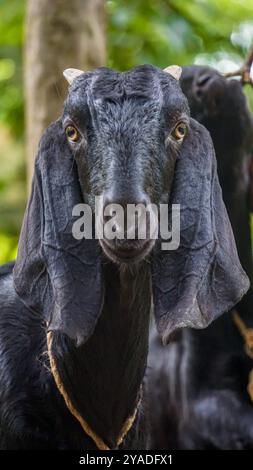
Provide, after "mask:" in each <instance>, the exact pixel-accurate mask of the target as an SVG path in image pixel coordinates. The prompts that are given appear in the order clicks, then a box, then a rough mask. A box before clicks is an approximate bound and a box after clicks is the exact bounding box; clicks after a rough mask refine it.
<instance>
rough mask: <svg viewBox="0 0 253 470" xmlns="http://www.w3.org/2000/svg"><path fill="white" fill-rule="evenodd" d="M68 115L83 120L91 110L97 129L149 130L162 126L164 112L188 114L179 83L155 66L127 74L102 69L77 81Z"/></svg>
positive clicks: (70, 98)
mask: <svg viewBox="0 0 253 470" xmlns="http://www.w3.org/2000/svg"><path fill="white" fill-rule="evenodd" d="M75 83H76V85H74V86H73V87H72V89H71V91H70V96H69V99H68V103H67V104H68V106H67V111H70V113H73V114H74V115H75V114H78V115H79V116H81V115H82V114H83V115H84V118H85V113H84V110H87V109H89V113H88V114H89V116H90V117H91V119H92V121H93V124H94V125H95V127H99V129H101V127H108V126H109V127H114V126H115V125H117V128H119V125H125V124H126V122H127V123H128V125H130V126H131V123H132V124H133V126H134V125H138V126H141V127H142V128H143V126H144V127H145V126H146V128H147V126H148V127H150V126H152V125H153V124H154V122H156V123H157V124H159V122H160V116H161V111H162V109H163V108H166V110H168V109H170V110H171V114H173V112H174V111H175V112H176V114H179V113H180V112H181V111H186V112H187V110H186V98H185V96H184V95H183V94H182V91H181V89H180V87H179V85H178V82H177V81H176V80H175V79H174V78H173V77H171V76H169V75H168V74H166V73H164V72H163V71H161V70H159V69H156V68H155V67H152V66H139V67H137V68H135V69H133V70H131V71H128V72H121V73H120V72H114V71H112V70H110V69H102V70H101V69H99V70H97V71H94V72H92V73H89V75H87V76H86V75H84V76H81V77H80V78H78V79H77V80H76V82H75Z"/></svg>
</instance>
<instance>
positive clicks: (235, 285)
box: [152, 120, 249, 344]
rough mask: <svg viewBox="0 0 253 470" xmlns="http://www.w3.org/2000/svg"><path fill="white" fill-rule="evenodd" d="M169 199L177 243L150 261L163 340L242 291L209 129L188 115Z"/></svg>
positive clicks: (202, 323) (203, 320) (244, 284)
mask: <svg viewBox="0 0 253 470" xmlns="http://www.w3.org/2000/svg"><path fill="white" fill-rule="evenodd" d="M170 204H180V206H181V216H180V219H181V231H180V245H179V248H178V249H177V250H174V251H162V250H161V246H160V243H159V244H158V246H157V248H156V252H155V253H154V256H153V262H152V278H153V295H154V313H155V319H156V324H157V328H158V332H159V333H160V334H161V335H162V338H163V342H164V343H165V344H166V343H167V342H168V339H169V337H170V335H171V333H172V332H175V331H176V330H178V329H180V328H183V327H192V328H205V327H207V326H208V325H209V324H210V323H211V322H212V321H213V320H215V318H217V317H218V316H219V315H221V314H222V313H224V312H226V311H228V310H229V309H231V308H232V307H233V306H234V305H235V304H236V303H237V302H238V301H239V300H240V299H241V297H242V296H243V295H244V294H245V293H246V292H247V290H248V288H249V281H248V278H247V276H246V274H245V273H244V271H243V270H242V267H241V265H240V262H239V259H238V255H237V250H236V246H235V241H234V236H233V233H232V229H231V226H230V222H229V219H228V215H227V212H226V208H225V206H224V203H223V200H222V193H221V188H220V185H219V182H218V177H217V170H216V158H215V154H214V149H213V144H212V140H211V138H210V135H209V133H208V131H207V130H206V129H205V128H204V127H203V126H201V125H200V124H198V123H197V122H196V121H194V120H191V126H190V131H189V134H188V135H187V137H186V138H185V141H184V142H183V144H182V148H181V151H180V154H179V155H178V158H177V162H176V165H175V174H174V180H173V187H172V192H171V197H170Z"/></svg>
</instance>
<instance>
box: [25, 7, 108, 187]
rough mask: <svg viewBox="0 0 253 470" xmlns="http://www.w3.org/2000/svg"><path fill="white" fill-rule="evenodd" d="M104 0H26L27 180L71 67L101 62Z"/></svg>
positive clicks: (59, 104)
mask: <svg viewBox="0 0 253 470" xmlns="http://www.w3.org/2000/svg"><path fill="white" fill-rule="evenodd" d="M105 60H106V39H105V1H104V0H71V1H70V0H28V6H27V21H26V47H25V99H26V133H27V134H26V138H27V172H28V183H29V184H30V181H31V177H32V173H33V165H34V157H35V155H36V152H37V148H38V142H39V139H40V137H41V135H42V133H43V131H44V129H45V128H46V127H47V126H48V124H49V123H50V122H52V121H54V120H55V119H57V117H58V116H59V115H60V113H61V109H62V104H63V100H64V97H65V95H66V91H67V84H66V81H65V79H64V78H63V76H62V72H63V70H64V69H66V68H69V67H74V68H78V69H81V70H90V69H92V68H95V67H98V66H101V65H104V64H105Z"/></svg>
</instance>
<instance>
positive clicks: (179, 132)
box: [172, 122, 187, 140]
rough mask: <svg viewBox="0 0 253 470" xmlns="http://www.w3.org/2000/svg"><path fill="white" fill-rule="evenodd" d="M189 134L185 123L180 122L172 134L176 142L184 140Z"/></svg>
mask: <svg viewBox="0 0 253 470" xmlns="http://www.w3.org/2000/svg"><path fill="white" fill-rule="evenodd" d="M186 134H187V126H186V124H185V123H184V122H179V124H177V125H176V127H175V129H174V130H173V132H172V137H174V139H176V140H183V138H184V137H185V136H186Z"/></svg>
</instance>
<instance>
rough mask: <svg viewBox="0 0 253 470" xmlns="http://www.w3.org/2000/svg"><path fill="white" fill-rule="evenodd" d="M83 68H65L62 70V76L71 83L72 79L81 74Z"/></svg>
mask: <svg viewBox="0 0 253 470" xmlns="http://www.w3.org/2000/svg"><path fill="white" fill-rule="evenodd" d="M82 73H84V72H83V70H78V69H66V70H64V72H63V76H64V77H65V78H66V80H67V82H68V83H69V84H70V85H71V83H73V81H74V80H75V79H76V78H77V77H79V75H82Z"/></svg>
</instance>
